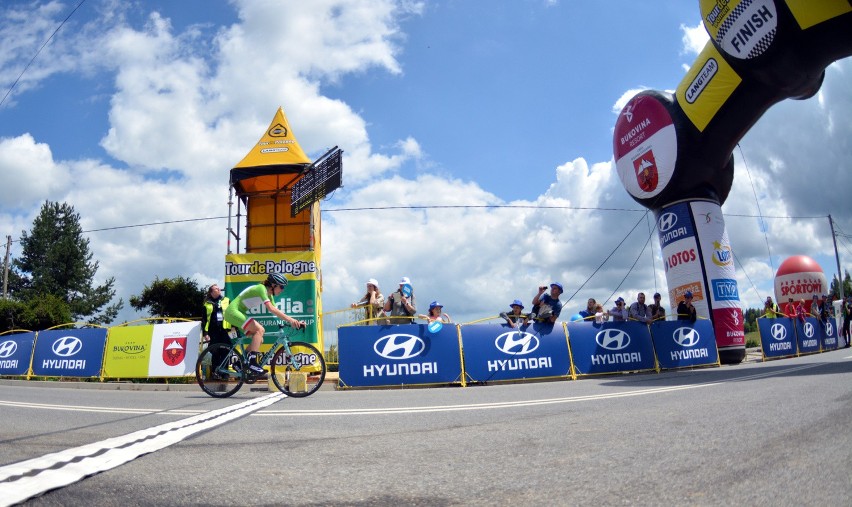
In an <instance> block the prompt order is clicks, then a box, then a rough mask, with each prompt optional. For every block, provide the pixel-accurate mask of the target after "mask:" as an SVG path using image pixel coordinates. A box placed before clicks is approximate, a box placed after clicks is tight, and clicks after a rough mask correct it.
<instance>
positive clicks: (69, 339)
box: [52, 336, 83, 357]
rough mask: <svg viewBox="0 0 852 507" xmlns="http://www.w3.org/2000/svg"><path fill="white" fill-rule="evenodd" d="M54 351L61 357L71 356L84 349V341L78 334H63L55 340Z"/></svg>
mask: <svg viewBox="0 0 852 507" xmlns="http://www.w3.org/2000/svg"><path fill="white" fill-rule="evenodd" d="M52 348H53V353H54V354H56V355H57V356H60V357H70V356H73V355H74V354H76V353H77V352H80V350H82V349H83V342H82V341H80V339H79V338H77V337H76V336H63V337H62V338H60V339H58V340H56V341H55V342H53V347H52Z"/></svg>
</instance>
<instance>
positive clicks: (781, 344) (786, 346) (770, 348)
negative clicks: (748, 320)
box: [757, 317, 798, 357]
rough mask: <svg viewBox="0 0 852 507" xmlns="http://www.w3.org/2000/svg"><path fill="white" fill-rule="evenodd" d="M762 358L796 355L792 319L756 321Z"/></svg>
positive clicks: (794, 330)
mask: <svg viewBox="0 0 852 507" xmlns="http://www.w3.org/2000/svg"><path fill="white" fill-rule="evenodd" d="M757 331H758V333H759V334H760V346H761V348H763V357H786V356H794V355H796V354H797V353H798V347H797V345H796V329H795V325H794V321H793V319H790V318H787V317H781V318H775V319H757Z"/></svg>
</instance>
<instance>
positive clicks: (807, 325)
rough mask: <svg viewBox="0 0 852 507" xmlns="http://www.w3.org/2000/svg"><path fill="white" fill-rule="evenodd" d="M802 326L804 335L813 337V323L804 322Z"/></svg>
mask: <svg viewBox="0 0 852 507" xmlns="http://www.w3.org/2000/svg"><path fill="white" fill-rule="evenodd" d="M803 328H804V331H805V336H807V337H808V338H813V337H814V325H813V324H811V323H810V322H805V325H804V326H803Z"/></svg>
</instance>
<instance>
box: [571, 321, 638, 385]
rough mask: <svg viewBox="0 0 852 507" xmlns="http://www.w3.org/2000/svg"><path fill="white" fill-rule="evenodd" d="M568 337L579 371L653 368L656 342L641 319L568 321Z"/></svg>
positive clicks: (578, 372) (580, 373) (594, 371)
mask: <svg viewBox="0 0 852 507" xmlns="http://www.w3.org/2000/svg"><path fill="white" fill-rule="evenodd" d="M567 326H568V341H569V343H570V347H571V357H572V358H573V359H574V369H575V370H576V372H577V374H579V375H595V374H599V373H617V372H622V371H640V370H653V369H654V346H653V344H652V343H651V333H650V332H649V331H648V326H647V325H645V324H642V323H640V322H605V323H603V324H595V323H593V322H579V321H578V322H569V323H568V324H567Z"/></svg>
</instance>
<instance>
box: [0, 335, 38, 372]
mask: <svg viewBox="0 0 852 507" xmlns="http://www.w3.org/2000/svg"><path fill="white" fill-rule="evenodd" d="M35 335H36V334H35V331H30V332H27V333H16V334H6V335H3V336H0V375H26V374H27V370H29V369H30V358H31V357H32V354H33V344H34V343H35Z"/></svg>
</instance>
